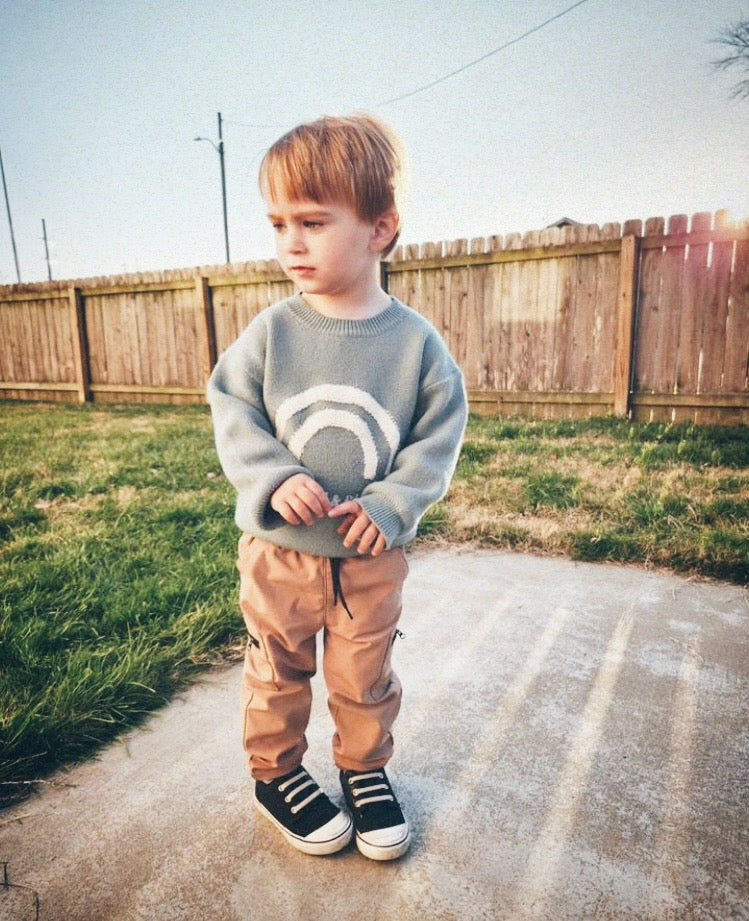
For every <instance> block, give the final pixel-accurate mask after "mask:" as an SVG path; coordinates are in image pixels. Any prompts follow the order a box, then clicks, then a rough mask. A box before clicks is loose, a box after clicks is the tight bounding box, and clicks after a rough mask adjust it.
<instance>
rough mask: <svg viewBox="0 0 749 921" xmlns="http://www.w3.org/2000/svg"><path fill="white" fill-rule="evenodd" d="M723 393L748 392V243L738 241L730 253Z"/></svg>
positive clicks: (747, 241)
mask: <svg viewBox="0 0 749 921" xmlns="http://www.w3.org/2000/svg"><path fill="white" fill-rule="evenodd" d="M723 390H724V391H725V392H726V393H731V392H743V393H745V394H746V393H747V391H749V240H738V241H737V243H736V250H735V254H734V264H733V272H732V274H731V286H730V291H729V301H728V321H727V324H726V359H725V365H724V368H723Z"/></svg>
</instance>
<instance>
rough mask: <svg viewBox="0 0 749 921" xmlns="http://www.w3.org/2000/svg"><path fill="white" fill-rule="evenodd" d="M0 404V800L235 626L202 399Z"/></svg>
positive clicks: (231, 532)
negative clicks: (155, 403)
mask: <svg viewBox="0 0 749 921" xmlns="http://www.w3.org/2000/svg"><path fill="white" fill-rule="evenodd" d="M0 413H1V416H2V436H1V437H0V469H1V471H2V472H1V473H0V497H1V499H0V585H2V589H1V590H0V749H1V750H2V756H1V760H0V784H2V786H0V796H2V795H3V793H5V794H7V795H10V794H13V793H15V792H17V787H16V785H15V782H16V781H19V780H28V779H30V778H34V777H38V776H43V775H44V774H45V773H47V772H48V771H49V770H50V769H51V768H54V767H56V766H58V765H61V764H65V763H69V762H71V761H74V760H76V759H79V758H81V757H84V756H85V755H86V754H88V753H90V752H91V751H92V750H93V749H94V748H96V747H97V746H99V745H101V744H102V743H104V742H106V741H108V740H110V739H111V738H113V737H114V736H115V735H116V734H117V733H118V732H119V731H121V729H122V728H123V727H124V726H130V725H133V724H134V723H137V722H138V721H139V720H140V719H141V718H142V717H143V716H144V715H145V714H147V713H148V712H150V711H151V710H153V709H154V708H155V707H158V706H160V705H161V704H162V703H164V701H166V700H167V699H168V698H169V696H170V695H171V694H172V693H173V692H174V691H175V690H176V689H178V688H179V687H181V686H183V685H184V684H185V683H186V682H187V681H189V680H190V679H191V678H193V677H194V676H195V675H196V674H197V673H198V672H199V671H200V669H201V668H204V667H205V666H206V665H208V664H212V663H216V662H218V661H220V660H221V659H222V658H224V657H226V656H227V655H229V654H231V652H232V649H236V647H237V643H238V641H239V635H240V634H241V621H240V620H239V618H238V615H237V610H236V604H235V570H234V548H235V546H236V538H237V532H236V528H235V526H234V523H233V514H232V510H233V496H232V491H231V489H230V487H229V486H228V484H227V483H226V482H225V480H224V479H223V477H222V476H220V472H219V467H218V463H217V460H216V456H215V452H214V450H213V445H212V440H211V432H210V421H209V418H208V415H207V412H206V410H205V409H204V408H202V407H200V408H189V409H179V410H173V409H163V410H162V409H153V408H149V409H133V408H129V409H119V408H113V409H106V410H103V411H102V410H97V409H93V408H91V407H83V408H77V407H72V408H71V407H68V408H61V407H53V406H47V405H43V406H42V405H37V406H34V407H33V408H30V407H28V406H22V405H18V404H0Z"/></svg>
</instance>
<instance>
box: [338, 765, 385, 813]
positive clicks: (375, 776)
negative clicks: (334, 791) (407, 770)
mask: <svg viewBox="0 0 749 921" xmlns="http://www.w3.org/2000/svg"><path fill="white" fill-rule="evenodd" d="M384 779H385V778H384V776H383V775H382V774H381V773H380V772H379V771H373V772H372V773H370V774H355V775H354V776H353V777H350V778H349V784H350V785H351V795H352V796H353V798H354V805H355V806H356V808H357V809H359V808H360V807H361V806H366V805H367V803H381V802H387V801H388V800H389V801H390V802H395V797H394V796H393V794H392V792H391V791H390V788H389V787H388V785H387V784H386V783H376V784H372V785H370V786H367V787H357V786H354V784H358V783H361V782H362V781H367V780H384ZM378 790H386V791H387V792H386V793H384V794H382V793H381V794H379V795H376V796H367V795H366V794H369V793H376V792H377V791H378ZM360 797H363V799H360Z"/></svg>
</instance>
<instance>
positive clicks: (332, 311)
mask: <svg viewBox="0 0 749 921" xmlns="http://www.w3.org/2000/svg"><path fill="white" fill-rule="evenodd" d="M302 297H303V298H304V301H305V303H307V304H309V306H310V307H311V308H312V309H313V310H316V311H317V312H318V313H321V314H323V316H326V317H332V318H334V319H337V320H368V319H369V318H370V317H375V316H377V314H378V313H382V312H383V311H384V310H387V308H388V307H389V306H390V300H391V298H390V295H389V294H387V293H386V292H385V291H383V290H382V288H381V287H380V286H379V285H374V286H373V287H372V288H371V289H369V290H368V291H366V292H361V293H359V294H358V295H355V294H353V293H351V292H345V293H341V294H305V293H304V292H302Z"/></svg>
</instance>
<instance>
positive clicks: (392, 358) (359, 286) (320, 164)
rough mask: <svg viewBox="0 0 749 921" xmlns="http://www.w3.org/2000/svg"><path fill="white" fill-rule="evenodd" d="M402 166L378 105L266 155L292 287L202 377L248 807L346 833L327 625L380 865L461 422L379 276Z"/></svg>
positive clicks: (424, 347)
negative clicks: (236, 665)
mask: <svg viewBox="0 0 749 921" xmlns="http://www.w3.org/2000/svg"><path fill="white" fill-rule="evenodd" d="M401 176H402V165H401V157H400V154H399V146H398V143H397V141H396V139H395V138H394V136H393V135H392V134H391V133H390V131H389V130H388V129H386V128H385V126H383V125H382V124H381V123H379V122H378V121H376V120H375V119H373V118H370V117H368V116H352V117H349V118H340V119H339V118H323V119H320V120H319V121H315V122H312V123H310V124H305V125H300V126H299V127H297V128H295V129H293V130H292V131H290V132H289V133H288V134H286V135H284V137H282V138H281V139H280V140H278V141H277V142H276V143H275V144H274V145H273V146H272V147H271V148H270V150H269V151H268V152H267V154H266V155H265V158H264V159H263V162H262V164H261V167H260V189H261V192H262V195H263V198H264V200H265V203H266V206H267V210H268V216H269V218H270V221H271V224H272V225H273V228H274V230H275V235H276V244H277V253H278V259H279V261H280V263H281V266H282V268H283V270H284V272H285V273H286V274H287V275H288V277H289V278H290V279H291V280H292V281H293V282H294V284H295V285H296V287H297V288H298V290H299V293H298V294H295V295H294V296H293V297H290V298H288V299H286V300H284V301H281V302H280V303H277V304H275V305H273V306H271V307H269V308H267V309H266V310H264V311H263V312H262V313H260V314H259V315H258V316H257V317H256V318H255V319H254V320H253V321H252V322H251V323H250V324H249V326H248V327H247V328H246V329H245V331H244V332H243V333H242V334H241V335H240V337H239V338H238V339H237V341H236V342H234V343H233V345H231V346H230V347H229V348H228V349H227V350H226V351H225V352H224V353H223V355H222V356H221V358H220V359H219V361H218V364H217V366H216V368H215V370H214V372H213V374H212V376H211V379H210V382H209V385H208V398H209V402H210V405H211V410H212V414H213V423H214V429H215V436H216V448H217V451H218V456H219V459H220V461H221V464H222V467H223V469H224V472H225V473H226V476H227V477H228V479H229V480H230V481H231V483H232V484H233V485H234V487H235V488H236V490H237V506H236V521H237V524H238V525H239V527H240V528H241V530H242V532H243V534H242V537H241V539H240V541H239V560H238V564H237V565H238V569H239V573H240V604H241V608H242V613H243V616H244V619H245V623H246V625H247V630H248V634H249V642H248V645H247V652H246V657H245V668H244V679H243V702H244V745H245V749H246V751H247V753H248V756H249V764H250V770H251V773H252V776H253V777H254V779H255V799H254V801H255V805H256V806H257V808H258V809H259V811H260V812H261V813H262V814H263V815H265V816H266V817H267V818H268V819H270V821H271V822H272V823H273V824H274V825H275V826H276V827H277V828H278V829H279V830H280V831H281V833H282V834H283V835H284V836H285V838H286V839H287V840H288V841H289V842H290V843H291V844H292V845H293V846H294V847H296V848H298V849H299V850H301V851H304V852H305V853H309V854H329V853H333V852H335V851H338V850H340V849H341V848H343V847H345V846H346V845H347V844H348V843H349V841H350V840H351V837H352V818H351V817H350V816H349V815H348V813H347V812H344V811H341V810H339V809H338V808H337V807H336V806H335V805H334V804H333V803H332V802H331V800H330V799H328V797H327V796H326V795H325V794H324V793H323V791H322V790H321V789H320V788H319V787H318V785H317V784H316V783H315V781H314V780H313V779H312V778H311V777H310V775H309V774H308V773H307V771H306V770H305V769H304V768H303V767H302V757H303V755H304V752H305V751H306V749H307V741H306V737H305V731H306V727H307V723H308V720H309V715H310V706H311V691H310V678H311V676H312V675H313V674H314V673H315V667H316V636H317V634H318V633H319V632H321V631H322V636H323V672H324V676H325V681H326V685H327V691H328V706H329V709H330V713H331V715H332V718H333V721H334V723H335V734H334V737H333V757H334V760H335V764H336V765H337V767H338V769H339V771H340V781H341V785H342V788H343V793H344V799H345V802H346V805H347V808H348V811H349V812H350V813H351V816H352V817H353V830H354V831H355V833H356V843H357V846H358V848H359V850H360V851H361V852H362V853H363V854H364V855H365V856H367V857H370V858H372V859H374V860H390V859H393V858H396V857H399V856H400V855H401V854H403V853H405V851H406V850H407V849H408V846H409V841H410V831H409V826H408V822H407V821H406V819H405V818H404V816H403V813H402V811H401V808H400V805H399V803H398V800H397V798H396V796H395V793H394V792H393V790H392V787H391V785H390V782H389V780H388V777H387V774H386V773H385V765H386V763H387V762H388V760H389V759H390V757H391V755H392V752H393V737H392V734H391V729H392V726H393V723H394V721H395V718H396V716H397V714H398V710H399V708H400V700H401V686H400V683H399V681H398V678H397V676H396V675H395V672H394V671H393V669H392V666H391V647H392V645H393V642H394V640H395V637H396V634H397V631H396V626H397V624H398V618H399V616H400V611H401V589H402V585H403V580H404V578H405V576H406V572H407V569H408V567H407V563H406V558H405V554H404V550H403V548H404V546H405V545H406V544H407V543H408V542H409V541H410V540H411V539H412V538H413V537H414V535H415V534H416V528H417V525H418V523H419V519H420V518H421V516H422V515H423V514H424V512H425V511H426V509H427V508H428V507H429V506H430V505H431V504H432V503H434V502H435V501H437V500H438V499H439V498H440V497H441V496H443V495H444V493H445V491H446V490H447V487H448V484H449V481H450V478H451V476H452V473H453V471H454V468H455V464H456V461H457V456H458V450H459V447H460V442H461V438H462V435H463V430H464V426H465V421H466V398H465V390H464V386H463V378H462V375H461V373H460V370H459V368H458V367H457V365H456V364H455V362H454V361H453V359H452V358H451V356H450V354H449V353H448V351H447V349H446V347H445V345H444V343H443V342H442V340H441V339H440V337H439V336H438V334H437V332H436V331H435V330H434V328H433V327H432V326H431V325H430V324H429V323H428V322H427V321H426V320H425V319H424V318H422V317H421V316H419V315H418V314H417V313H416V312H415V311H413V310H411V309H410V308H408V307H406V306H404V305H403V304H401V303H400V302H399V301H397V300H396V299H395V298H392V297H390V296H389V295H387V294H386V293H385V292H384V291H383V289H382V288H381V287H380V284H379V262H380V260H381V258H382V257H383V256H384V255H386V254H387V253H388V252H390V250H391V249H392V247H393V246H394V245H395V241H396V239H397V237H398V234H399V222H400V218H399V195H400V185H401Z"/></svg>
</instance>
